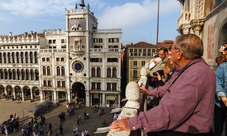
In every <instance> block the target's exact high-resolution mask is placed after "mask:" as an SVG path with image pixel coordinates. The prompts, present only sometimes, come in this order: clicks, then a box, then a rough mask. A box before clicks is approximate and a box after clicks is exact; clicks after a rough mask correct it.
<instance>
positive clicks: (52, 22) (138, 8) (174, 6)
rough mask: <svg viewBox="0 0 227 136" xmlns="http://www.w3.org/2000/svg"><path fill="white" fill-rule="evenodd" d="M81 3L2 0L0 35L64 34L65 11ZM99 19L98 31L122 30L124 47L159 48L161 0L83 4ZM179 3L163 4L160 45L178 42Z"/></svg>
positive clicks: (174, 0)
mask: <svg viewBox="0 0 227 136" xmlns="http://www.w3.org/2000/svg"><path fill="white" fill-rule="evenodd" d="M80 1H81V0H1V3H0V7H1V8H0V35H8V34H9V32H12V34H13V35H17V34H23V33H24V32H28V33H30V32H31V31H33V32H37V33H42V32H43V30H46V29H61V30H65V27H66V24H65V22H66V19H65V8H66V9H74V8H75V4H76V3H77V4H79V3H80ZM84 3H85V5H87V3H89V5H90V10H91V11H92V12H94V15H95V16H96V18H97V19H98V23H99V24H98V29H117V28H121V29H122V44H123V45H125V44H128V43H134V44H136V43H138V42H141V41H144V42H147V43H151V44H156V40H157V36H156V34H157V11H158V0H84ZM179 17H180V3H179V1H178V0H160V8H159V31H158V33H159V36H158V42H162V41H163V40H175V37H176V36H177V35H178V32H177V20H178V18H179Z"/></svg>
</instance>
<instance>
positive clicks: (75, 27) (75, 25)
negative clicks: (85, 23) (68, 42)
mask: <svg viewBox="0 0 227 136" xmlns="http://www.w3.org/2000/svg"><path fill="white" fill-rule="evenodd" d="M79 28H80V24H78V23H76V24H74V25H73V26H72V27H71V30H72V31H76V30H79Z"/></svg>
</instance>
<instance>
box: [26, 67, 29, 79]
mask: <svg viewBox="0 0 227 136" xmlns="http://www.w3.org/2000/svg"><path fill="white" fill-rule="evenodd" d="M26 80H29V70H28V69H26Z"/></svg>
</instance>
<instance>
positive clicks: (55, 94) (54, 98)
mask: <svg viewBox="0 0 227 136" xmlns="http://www.w3.org/2000/svg"><path fill="white" fill-rule="evenodd" d="M53 93H54V97H53V102H57V93H58V92H57V91H56V90H55V91H54V92H53Z"/></svg>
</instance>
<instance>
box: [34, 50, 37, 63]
mask: <svg viewBox="0 0 227 136" xmlns="http://www.w3.org/2000/svg"><path fill="white" fill-rule="evenodd" d="M34 58H35V63H38V57H37V52H35V53H34Z"/></svg>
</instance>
